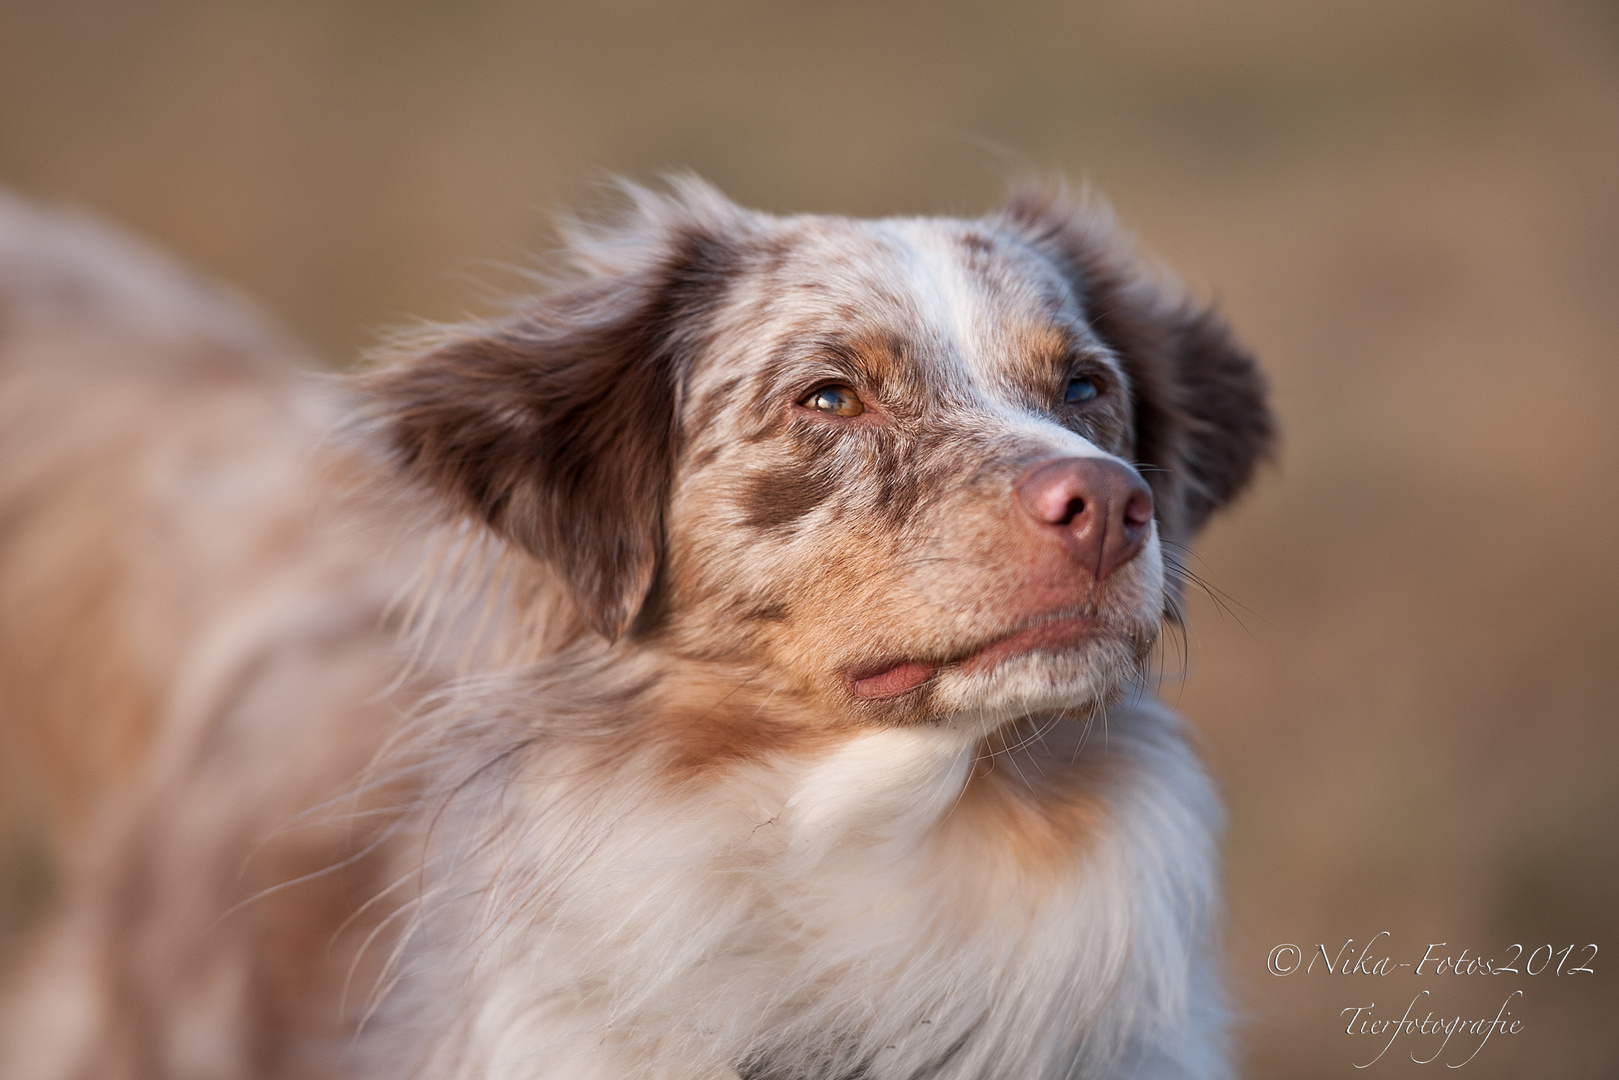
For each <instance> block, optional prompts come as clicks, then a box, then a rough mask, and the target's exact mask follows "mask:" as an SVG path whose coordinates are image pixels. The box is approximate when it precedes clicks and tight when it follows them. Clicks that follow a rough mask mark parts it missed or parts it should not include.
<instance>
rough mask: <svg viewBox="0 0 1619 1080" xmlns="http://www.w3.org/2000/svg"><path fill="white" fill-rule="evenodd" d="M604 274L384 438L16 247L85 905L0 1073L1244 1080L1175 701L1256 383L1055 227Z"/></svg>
mask: <svg viewBox="0 0 1619 1080" xmlns="http://www.w3.org/2000/svg"><path fill="white" fill-rule="evenodd" d="M574 251H575V255H576V257H577V260H578V263H579V266H580V268H581V269H582V271H583V273H582V280H581V281H580V282H579V283H578V284H576V285H573V286H571V287H568V288H564V289H559V290H557V291H555V292H554V293H553V294H551V295H549V296H547V297H543V298H539V299H535V300H531V301H526V302H524V303H523V304H521V305H519V306H518V307H517V308H515V309H514V313H513V314H512V315H511V316H509V317H507V318H506V319H504V320H501V321H499V322H497V323H493V324H488V325H474V326H466V327H456V328H450V329H448V330H446V331H444V332H442V333H441V334H439V335H437V336H435V337H434V338H432V339H431V340H426V341H422V342H418V343H417V344H416V345H414V346H412V347H411V348H409V349H408V350H405V352H406V353H408V355H404V356H403V357H402V358H401V359H399V360H398V361H396V362H395V363H393V364H391V365H388V366H385V367H382V368H381V369H379V370H378V371H376V372H374V373H373V374H371V375H369V376H367V377H366V378H365V380H364V381H363V382H362V383H361V384H359V393H358V400H359V402H360V404H359V407H358V410H357V411H356V410H354V409H353V408H352V407H351V406H349V405H347V404H345V403H343V402H342V401H341V400H340V398H341V397H343V396H345V395H341V394H339V392H337V391H335V390H330V389H327V390H318V389H313V388H311V387H309V386H307V385H305V384H303V383H301V382H299V381H298V379H297V378H296V376H295V374H294V368H295V365H294V364H292V363H288V362H286V361H285V360H284V356H285V354H286V353H287V352H288V351H289V350H288V349H287V348H286V346H284V345H282V344H280V343H278V342H276V341H274V340H273V339H272V338H270V337H269V336H268V335H267V334H265V333H264V332H262V331H260V330H258V329H257V327H256V326H255V325H254V323H253V321H252V320H251V318H249V317H248V316H245V315H243V314H241V313H239V312H238V311H236V310H235V309H234V308H233V307H232V305H231V304H230V303H229V302H227V301H225V300H223V299H221V298H218V297H215V296H210V295H207V294H206V292H205V291H203V290H200V289H199V288H197V287H196V286H192V285H189V284H187V283H185V282H183V281H181V280H180V279H179V277H178V275H177V274H176V273H175V272H174V271H173V270H172V269H170V268H168V267H166V266H162V265H159V264H158V263H157V262H156V261H155V260H154V259H153V258H152V257H151V256H149V255H146V254H144V253H141V252H138V251H131V250H126V249H125V248H124V246H123V245H122V244H121V243H119V242H116V241H113V240H110V239H107V238H105V237H103V236H101V235H99V234H98V233H96V231H95V230H93V229H91V228H89V227H86V226H82V225H78V224H74V223H67V222H63V221H61V220H57V219H52V218H47V217H44V216H41V215H37V214H35V213H33V212H31V211H29V210H27V209H25V208H21V207H8V208H5V209H4V210H3V211H0V395H3V396H0V409H3V411H4V415H3V416H0V635H3V637H0V647H3V649H4V654H3V657H0V707H3V708H4V709H5V711H6V723H7V728H8V735H7V737H8V738H13V737H14V736H13V734H12V733H13V732H15V733H17V735H18V736H21V735H22V734H25V733H26V735H27V737H28V738H29V739H30V740H31V741H32V744H33V745H35V746H37V747H38V748H39V750H40V752H41V754H42V760H44V761H45V762H47V763H48V764H47V769H46V772H45V775H46V776H47V778H48V781H49V787H50V791H51V794H52V795H53V800H54V804H55V807H56V817H57V818H58V819H59V821H60V822H61V823H62V826H61V832H62V835H63V837H64V845H63V846H64V849H65V851H66V852H67V853H68V854H67V856H66V862H65V864H64V865H65V868H66V869H65V879H66V883H67V887H66V890H65V901H64V905H63V910H62V912H61V914H60V915H59V917H58V919H57V922H56V923H55V925H54V927H53V928H52V929H51V930H50V932H49V934H48V935H47V937H46V939H45V940H44V941H43V942H42V943H41V945H40V948H39V950H38V952H37V954H36V955H35V957H34V958H33V961H32V964H31V966H30V968H29V969H28V972H27V974H26V977H25V978H24V979H23V981H22V982H21V984H20V988H19V990H18V992H17V997H16V1001H15V1002H14V1003H13V1006H12V1011H11V1015H10V1023H9V1027H8V1029H7V1030H6V1036H7V1038H8V1039H9V1045H8V1046H7V1048H6V1049H5V1050H4V1051H3V1052H4V1053H7V1054H9V1055H10V1057H9V1058H0V1061H4V1063H5V1068H6V1072H5V1075H7V1076H8V1077H12V1076H15V1077H18V1078H19V1080H34V1078H38V1080H47V1078H49V1080H67V1078H70V1077H71V1078H77V1077H108V1078H113V1077H116V1078H124V1077H129V1078H136V1077H139V1078H145V1077H154V1078H155V1077H184V1078H188V1080H189V1078H191V1077H197V1078H199V1080H200V1078H203V1077H220V1076H253V1077H324V1076H351V1075H352V1076H378V1077H382V1076H387V1077H412V1076H419V1077H466V1078H473V1077H477V1078H488V1080H507V1078H511V1080H517V1078H525V1080H526V1078H535V1080H538V1078H541V1077H568V1078H576V1080H587V1078H597V1077H600V1078H607V1077H627V1076H637V1077H640V1076H666V1077H670V1078H677V1077H678V1078H699V1077H701V1078H709V1077H713V1078H723V1077H734V1076H736V1075H738V1074H740V1075H741V1076H743V1077H746V1078H750V1080H752V1078H758V1080H766V1078H769V1080H778V1078H779V1080H788V1078H792V1080H798V1078H803V1080H811V1078H816V1080H820V1078H826V1080H831V1078H845V1077H849V1078H852V1077H860V1078H862V1080H888V1078H910V1077H918V1078H920V1077H940V1078H956V1077H960V1078H969V1077H1013V1078H1021V1077H1031V1078H1032V1077H1068V1076H1113V1075H1120V1076H1125V1075H1140V1076H1153V1077H1168V1076H1187V1077H1217V1076H1223V1075H1225V1074H1226V1071H1227V1070H1226V1065H1225V1053H1224V1047H1223V1043H1222V1038H1223V1036H1222V1025H1223V1011H1222V1006H1221V996H1220V992H1219V987H1218V981H1217V979H1216V977H1215V975H1214V970H1213V963H1212V957H1211V955H1210V952H1211V948H1212V945H1211V933H1212V926H1211V920H1212V917H1213V915H1214V911H1215V908H1216V906H1217V905H1216V899H1217V897H1216V886H1217V877H1218V874H1217V860H1216V856H1215V850H1214V836H1215V831H1216V827H1217V820H1218V810H1217V805H1216V802H1215V800H1214V799H1213V797H1212V795H1211V792H1210V790H1209V785H1208V782H1207V780H1206V778H1205V777H1204V775H1203V773H1202V770H1201V769H1200V768H1199V766H1198V764H1197V762H1196V760H1195V757H1194V756H1193V754H1192V753H1191V751H1190V749H1189V747H1188V745H1187V737H1186V733H1185V731H1184V729H1183V727H1182V724H1181V722H1180V721H1179V720H1178V719H1177V718H1176V717H1175V716H1174V715H1173V714H1171V713H1169V712H1168V711H1167V710H1165V709H1164V708H1163V707H1162V706H1160V705H1158V704H1157V703H1156V702H1154V701H1152V700H1151V699H1150V698H1147V697H1145V696H1144V695H1143V694H1142V693H1141V691H1140V690H1139V678H1140V672H1141V666H1142V664H1143V662H1144V661H1145V659H1146V658H1147V655H1148V652H1149V650H1150V649H1151V647H1152V644H1153V642H1154V641H1155V640H1156V637H1157V634H1158V628H1159V625H1160V621H1161V620H1162V618H1163V617H1164V615H1165V613H1166V605H1169V604H1172V603H1173V597H1174V585H1173V584H1172V583H1171V582H1170V581H1169V580H1168V575H1166V560H1165V555H1164V546H1165V545H1167V544H1172V543H1184V542H1186V541H1188V540H1189V539H1190V538H1191V536H1192V534H1193V533H1194V532H1195V531H1196V529H1197V528H1198V527H1199V526H1200V525H1201V523H1202V521H1203V520H1204V519H1205V518H1206V517H1207V516H1208V514H1209V513H1210V512H1212V510H1214V509H1215V508H1216V507H1218V506H1219V505H1221V504H1223V503H1224V502H1226V501H1227V500H1228V499H1229V498H1230V497H1231V496H1232V495H1234V494H1235V493H1236V491H1237V490H1239V489H1240V488H1241V486H1242V485H1243V484H1244V483H1245V482H1246V480H1247V477H1248V475H1249V473H1250V471H1251V469H1252V466H1253V463H1254V461H1255V459H1256V458H1257V457H1258V456H1259V455H1261V454H1262V453H1263V452H1264V449H1265V446H1266V443H1267V440H1268V437H1269V431H1270V426H1269V417H1268V413H1267V412H1266V410H1265V406H1264V399H1263V387H1262V384H1261V382H1260V380H1259V377H1258V375H1257V373H1256V371H1255V370H1254V368H1253V365H1252V363H1251V361H1250V360H1249V359H1248V358H1247V357H1246V356H1245V355H1244V354H1242V353H1241V352H1240V351H1238V350H1236V349H1234V348H1233V347H1232V346H1231V345H1230V343H1229V341H1228V339H1227V338H1226V335H1225V332H1224V330H1223V328H1222V327H1220V326H1219V324H1218V323H1217V322H1215V321H1214V320H1213V319H1212V318H1211V317H1210V316H1209V315H1208V314H1207V313H1205V312H1202V311H1200V310H1198V309H1195V308H1192V307H1189V306H1187V305H1185V304H1184V303H1182V302H1181V301H1180V300H1179V299H1178V298H1177V297H1175V296H1174V295H1173V294H1172V293H1166V292H1165V291H1164V289H1163V287H1162V286H1161V285H1159V284H1158V283H1157V282H1155V281H1154V280H1152V279H1149V278H1147V277H1144V276H1142V275H1140V274H1139V273H1137V272H1136V271H1135V270H1134V269H1133V268H1132V267H1131V266H1130V264H1129V263H1127V262H1126V261H1125V260H1124V257H1123V255H1122V254H1121V253H1120V252H1119V251H1118V250H1117V248H1116V246H1115V245H1114V244H1113V243H1112V242H1111V241H1110V240H1109V239H1108V238H1107V236H1106V235H1105V233H1104V231H1103V230H1102V229H1101V228H1100V227H1099V226H1098V225H1097V223H1096V222H1095V220H1094V219H1093V218H1091V217H1087V216H1086V214H1085V213H1084V212H1081V211H1077V210H1075V209H1074V208H1073V207H1071V206H1065V205H1064V204H1062V203H1061V202H1060V201H1041V200H1038V199H1024V200H1021V201H1016V202H1014V203H1013V204H1011V205H1010V206H1009V207H1008V208H1007V209H1006V210H1004V211H1002V212H1001V213H1000V214H998V215H996V216H993V217H991V218H987V219H984V220H983V221H979V222H961V221H947V220H903V221H900V220H896V221H887V222H852V221H847V220H844V219H834V218H787V219H778V218H770V217H767V216H764V215H757V214H751V213H748V212H745V211H741V210H739V209H737V208H735V207H733V206H731V205H730V204H728V203H726V202H724V201H723V200H722V199H721V198H719V197H718V196H717V195H715V194H713V193H712V192H710V191H708V190H707V189H703V188H701V187H700V186H697V185H687V186H686V187H685V188H683V189H682V191H681V192H680V194H679V195H678V196H677V197H675V198H658V197H654V196H650V195H645V194H641V195H639V196H638V197H637V208H636V210H635V211H634V213H632V214H631V215H630V217H629V219H628V221H627V222H626V224H624V226H623V227H622V228H620V229H618V230H616V231H611V232H605V233H600V234H596V235H593V236H584V237H578V238H576V239H575V242H574ZM345 415H358V416H360V417H363V418H364V419H363V420H362V421H360V422H358V423H351V424H349V426H348V429H347V431H346V433H345V434H342V435H340V436H333V435H328V434H324V433H326V432H328V431H329V430H330V428H331V427H332V426H333V425H334V424H335V423H338V422H339V421H341V420H342V418H343V417H344V416H345ZM1125 462H1138V463H1140V464H1141V465H1142V466H1143V469H1144V471H1145V472H1146V476H1147V478H1148V480H1149V481H1150V482H1151V487H1150V489H1149V487H1148V485H1147V484H1146V483H1143V481H1142V479H1141V477H1140V476H1139V475H1138V474H1137V473H1136V472H1135V471H1134V469H1132V468H1131V467H1130V466H1129V465H1127V464H1125ZM357 493H358V497H357ZM423 565H427V566H429V567H432V568H433V571H432V573H431V574H430V576H429V578H428V579H425V580H424V579H423V578H422V577H421V575H420V572H419V570H420V567H421V566H423ZM407 714H408V715H409V717H410V718H409V719H408V720H407V719H405V718H404V717H406V716H407Z"/></svg>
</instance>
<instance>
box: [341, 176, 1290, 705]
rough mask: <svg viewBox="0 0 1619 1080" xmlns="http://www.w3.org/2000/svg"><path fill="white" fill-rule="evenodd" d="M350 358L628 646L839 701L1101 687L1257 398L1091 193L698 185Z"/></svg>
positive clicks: (1148, 612) (1160, 597)
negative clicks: (971, 202) (406, 345)
mask: <svg viewBox="0 0 1619 1080" xmlns="http://www.w3.org/2000/svg"><path fill="white" fill-rule="evenodd" d="M635 202H636V206H635V209H634V211H633V212H632V213H631V214H630V215H629V218H628V220H627V221H626V222H625V223H622V224H620V225H619V226H617V227H615V228H612V229H607V230H602V231H599V232H595V233H591V234H589V235H585V236H581V237H578V238H576V239H575V244H574V254H575V256H576V259H577V262H578V264H579V266H580V268H581V269H582V271H583V280H582V281H581V282H580V283H578V284H576V285H574V286H572V287H569V288H564V289H561V290H558V291H556V292H554V293H552V294H551V295H548V296H542V297H539V298H536V299H532V300H529V301H525V302H524V303H523V304H521V305H520V306H519V307H518V308H517V309H516V311H515V312H514V314H512V315H511V316H509V317H508V318H506V319H504V320H501V321H497V322H494V323H491V324H485V325H475V326H470V327H460V328H455V329H452V330H451V331H449V332H447V333H446V334H445V335H444V336H443V337H441V338H440V339H439V340H438V341H437V342H436V343H435V344H434V345H433V346H432V347H431V348H428V349H426V350H424V351H422V352H421V353H419V354H417V355H413V356H410V357H407V358H406V359H404V360H402V361H400V362H398V363H396V364H394V365H392V366H390V367H387V368H385V369H383V370H381V371H380V372H378V373H377V374H375V375H373V376H372V377H371V386H370V389H371V392H372V393H373V394H374V395H375V398H376V400H377V401H378V403H379V409H380V411H381V414H382V415H383V417H384V419H385V423H386V430H387V432H388V436H389V438H390V440H391V444H392V446H393V449H394V451H395V453H396V455H397V458H398V460H399V461H401V462H402V464H403V467H404V468H405V470H406V471H407V472H408V473H409V474H410V475H412V476H414V477H416V478H417V479H419V480H420V481H422V482H425V484H426V485H428V486H429V487H430V488H431V489H433V490H435V491H437V492H438V493H440V495H441V496H444V497H447V498H448V499H450V500H451V501H452V502H453V503H454V505H455V506H456V507H458V508H460V509H461V510H462V511H464V512H465V513H468V514H470V515H472V516H473V517H475V518H476V519H478V520H481V521H483V522H486V523H487V524H488V526H489V527H491V528H492V529H493V530H494V531H495V532H496V533H498V534H499V535H500V536H501V537H503V538H504V539H505V540H506V541H508V542H510V543H512V544H515V545H517V546H518V547H520V548H521V549H523V550H525V551H526V552H528V553H529V554H530V555H532V556H533V558H534V559H536V560H538V561H539V562H540V564H542V565H543V566H544V567H545V568H546V571H547V573H548V575H549V576H550V577H551V579H552V580H555V581H557V582H559V583H560V587H561V588H562V589H563V590H564V591H565V593H566V594H567V595H568V597H569V598H571V601H572V606H573V608H574V609H575V610H576V612H577V616H578V619H579V620H580V623H581V625H583V626H585V627H588V628H589V629H590V630H591V631H593V632H595V633H597V634H600V635H602V636H603V637H604V638H606V639H609V640H618V641H620V643H621V644H620V647H621V648H625V647H632V648H636V649H646V650H656V651H659V652H661V653H664V654H667V655H670V656H675V657H679V658H681V659H682V660H683V661H685V662H686V665H685V666H686V668H688V669H691V670H698V669H701V670H708V671H724V672H727V673H729V674H728V676H727V677H736V678H740V679H744V680H746V681H748V682H749V683H750V684H751V685H753V686H754V687H756V688H758V687H766V688H768V690H769V692H770V693H771V694H772V695H775V696H777V697H778V698H779V699H780V700H782V701H797V702H801V703H806V702H807V703H810V704H811V705H812V706H813V707H814V708H815V709H816V710H818V711H819V712H820V713H821V714H822V715H827V716H831V717H833V718H835V719H837V720H839V721H840V722H847V721H853V722H864V723H906V722H921V721H936V720H937V721H942V720H953V721H955V722H959V723H972V724H983V723H994V722H997V721H999V720H1002V719H1006V718H1010V717H1015V716H1020V715H1025V714H1027V713H1028V712H1030V711H1033V710H1039V709H1063V708H1071V707H1085V706H1087V705H1091V704H1095V703H1098V702H1101V701H1104V700H1105V699H1106V698H1107V697H1108V696H1109V695H1110V694H1112V693H1113V692H1114V691H1115V690H1116V689H1117V688H1118V687H1119V685H1120V684H1121V683H1122V682H1123V680H1125V679H1126V678H1127V677H1128V676H1129V675H1130V674H1131V673H1132V672H1133V671H1134V670H1135V669H1136V667H1137V665H1139V663H1140V662H1141V661H1142V659H1143V658H1144V657H1145V655H1146V654H1147V652H1148V650H1149V649H1150V647H1151V645H1152V643H1153V641H1154V640H1155V638H1156V636H1157V634H1158V631H1159V628H1160V625H1161V622H1162V620H1163V618H1164V616H1165V611H1166V605H1167V604H1168V603H1169V600H1170V597H1171V595H1172V593H1173V590H1174V584H1173V580H1172V579H1173V575H1167V574H1166V570H1165V558H1166V554H1165V552H1166V547H1170V546H1174V545H1180V544H1184V543H1186V542H1188V541H1189V540H1190V539H1191V537H1192V536H1193V534H1195V533H1196V531H1197V530H1198V529H1199V527H1200V526H1201V525H1202V524H1203V522H1204V521H1205V520H1206V519H1207V518H1208V516H1209V515H1210V514H1211V513H1212V512H1213V511H1214V510H1216V509H1217V508H1219V507H1220V506H1222V505H1223V504H1224V503H1226V502H1227V501H1228V500H1229V499H1231V498H1232V497H1233V496H1234V495H1235V494H1236V493H1237V492H1238V491H1239V490H1240V489H1241V488H1242V487H1243V486H1244V484H1245V483H1246V482H1247V480H1248V478H1249V475H1250V473H1251V472H1252V470H1253V468H1254V465H1255V462H1256V461H1257V460H1258V459H1259V458H1260V457H1261V456H1263V455H1264V454H1265V452H1266V449H1267V447H1268V444H1269V441H1270V438H1271V431H1272V422H1271V417H1270V413H1269V411H1268V409H1267V407H1266V403H1265V387H1264V382H1263V379H1262V377H1261V376H1260V374H1259V372H1258V370H1257V369H1256V368H1255V366H1254V363H1253V361H1252V359H1251V358H1250V357H1249V356H1248V354H1247V353H1245V352H1244V351H1243V350H1242V349H1240V348H1239V347H1238V346H1236V345H1235V344H1234V343H1233V342H1232V341H1231V339H1230V337H1229V335H1228V333H1227V331H1226V329H1225V327H1224V325H1223V324H1222V323H1221V322H1220V321H1219V320H1218V319H1217V318H1216V317H1215V316H1214V315H1213V314H1212V313H1211V312H1209V311H1208V310H1207V309H1205V308H1202V307H1199V306H1196V305H1194V304H1191V303H1189V302H1188V301H1187V300H1186V299H1185V298H1184V297H1183V296H1182V295H1181V294H1180V292H1179V291H1178V290H1177V289H1175V288H1174V287H1173V286H1169V285H1166V284H1165V283H1164V282H1162V281H1161V280H1160V279H1159V278H1157V277H1156V276H1153V275H1151V274H1149V273H1147V272H1145V271H1144V270H1142V269H1141V268H1139V267H1138V266H1137V264H1136V263H1135V261H1134V258H1133V256H1132V255H1131V254H1130V253H1129V252H1128V251H1127V250H1126V249H1125V247H1124V246H1123V245H1121V244H1120V243H1119V242H1118V241H1117V240H1116V239H1115V238H1114V237H1113V235H1112V233H1111V231H1110V227H1109V225H1108V222H1107V219H1106V217H1105V215H1103V214H1101V213H1099V212H1097V211H1095V210H1093V209H1089V208H1087V207H1085V206H1083V205H1081V204H1079V203H1076V202H1074V201H1072V200H1068V199H1066V198H1064V197H1062V196H1060V195H1042V194H1030V195H1021V196H1017V197H1014V198H1013V199H1012V200H1011V201H1010V202H1009V203H1008V204H1007V205H1006V206H1005V207H1003V208H1002V209H1001V210H1000V211H998V212H996V213H994V214H991V215H990V216H988V217H985V218H983V219H980V220H976V221H965V220H951V219H891V220H883V221H855V220H849V219H844V218H835V217H790V218H778V217H772V216H768V215H763V214H756V213H751V212H748V211H744V210H741V209H739V208H737V207H735V206H733V205H732V204H730V203H728V202H726V201H725V200H724V199H723V198H722V197H721V196H719V195H718V194H717V193H715V192H714V191H712V190H711V189H708V188H706V187H703V186H701V185H699V184H696V183H695V182H692V183H687V184H684V185H682V186H681V187H680V190H679V192H678V193H677V195H676V196H674V197H661V196H655V195H651V194H648V193H645V192H636V193H635Z"/></svg>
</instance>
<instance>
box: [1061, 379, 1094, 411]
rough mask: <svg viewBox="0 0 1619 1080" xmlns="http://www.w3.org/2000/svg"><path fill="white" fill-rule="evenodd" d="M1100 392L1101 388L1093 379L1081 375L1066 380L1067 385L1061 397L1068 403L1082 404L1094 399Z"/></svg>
mask: <svg viewBox="0 0 1619 1080" xmlns="http://www.w3.org/2000/svg"><path fill="white" fill-rule="evenodd" d="M1101 392H1102V388H1101V387H1100V386H1097V385H1096V380H1095V379H1091V378H1087V377H1086V376H1083V375H1081V376H1080V377H1079V378H1077V379H1069V380H1068V387H1067V389H1065V390H1064V391H1063V393H1062V399H1063V401H1065V402H1067V403H1068V404H1069V405H1083V404H1085V402H1087V401H1094V400H1095V399H1096V396H1097V395H1098V394H1100V393H1101Z"/></svg>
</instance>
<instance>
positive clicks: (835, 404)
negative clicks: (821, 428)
mask: <svg viewBox="0 0 1619 1080" xmlns="http://www.w3.org/2000/svg"><path fill="white" fill-rule="evenodd" d="M799 404H800V405H802V406H804V408H806V409H814V410H815V411H816V412H824V413H831V414H832V415H833V416H859V415H860V414H861V413H863V412H865V411H866V407H865V406H864V405H862V404H861V403H860V396H859V395H858V394H856V393H855V392H854V391H853V390H851V389H849V388H848V387H847V386H823V387H821V388H820V389H819V390H816V391H814V392H813V393H811V394H810V396H809V397H807V398H805V399H804V400H803V401H800V402H799Z"/></svg>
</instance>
